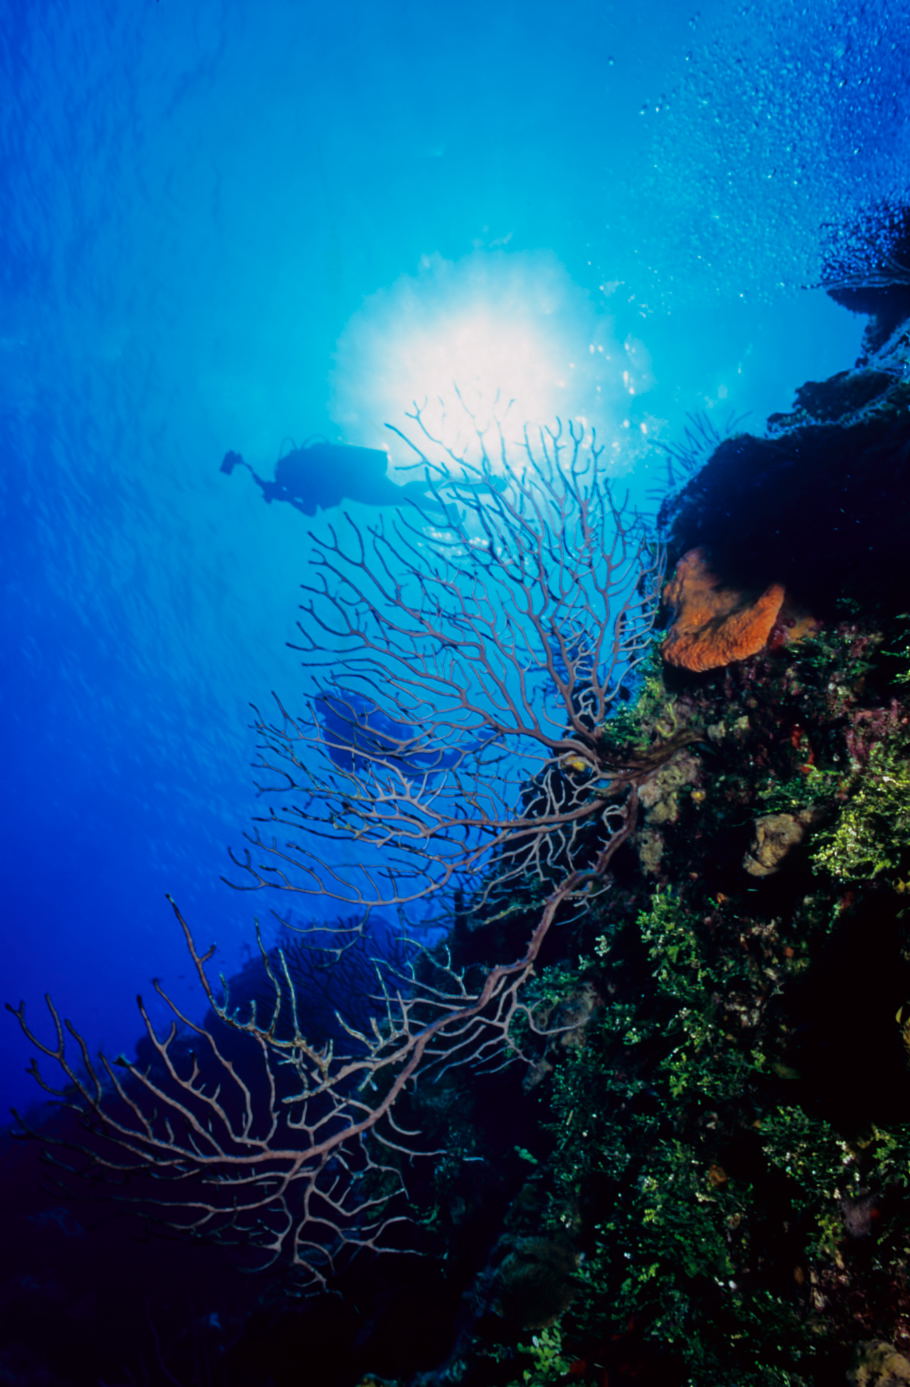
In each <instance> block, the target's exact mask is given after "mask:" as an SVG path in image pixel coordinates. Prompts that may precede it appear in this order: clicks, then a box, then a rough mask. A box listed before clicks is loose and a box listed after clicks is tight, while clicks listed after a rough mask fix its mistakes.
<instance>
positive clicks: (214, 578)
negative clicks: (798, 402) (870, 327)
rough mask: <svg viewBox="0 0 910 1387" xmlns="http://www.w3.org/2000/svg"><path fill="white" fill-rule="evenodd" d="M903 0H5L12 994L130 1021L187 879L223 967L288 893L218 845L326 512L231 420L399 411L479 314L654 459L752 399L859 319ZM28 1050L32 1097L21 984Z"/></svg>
mask: <svg viewBox="0 0 910 1387" xmlns="http://www.w3.org/2000/svg"><path fill="white" fill-rule="evenodd" d="M908 22H910V14H908V8H907V6H906V5H904V4H899V3H897V4H895V3H884V4H881V3H878V4H874V5H873V4H869V5H867V4H864V3H860V0H846V2H845V3H842V4H835V3H831V0H819V2H818V3H815V4H813V5H812V6H811V7H803V6H802V5H801V4H796V3H787V2H786V0H760V2H759V3H755V4H731V3H730V2H729V0H715V3H701V4H700V5H699V6H698V10H697V12H696V8H695V3H694V0H693V5H692V6H691V7H685V6H681V5H680V4H679V3H678V0H641V2H640V3H638V4H635V5H630V4H627V3H623V4H612V3H604V0H590V3H589V2H588V0H563V3H561V4H560V5H558V6H557V5H554V4H552V3H550V0H547V3H535V0H498V3H497V0H492V3H490V0H482V2H481V0H462V3H460V4H458V5H457V6H454V5H453V6H451V7H450V8H448V9H447V8H446V7H444V6H442V5H427V4H426V3H420V4H418V3H417V0H380V3H376V0H350V2H349V3H335V4H331V5H327V4H318V5H317V4H315V3H312V2H311V0H302V2H301V0H298V3H290V0H262V3H259V4H256V5H251V4H248V3H242V2H241V0H180V3H176V0H117V2H116V3H111V2H110V0H93V3H91V4H89V3H81V4H79V3H56V4H55V3H48V0H27V3H26V0H5V3H3V4H2V23H0V92H2V94H3V95H2V99H0V119H2V126H0V131H2V134H0V140H2V143H0V160H2V175H0V177H2V183H0V190H2V209H0V211H2V216H0V237H2V256H0V276H2V280H0V288H2V319H0V498H2V514H3V533H2V545H0V576H2V594H3V604H2V615H0V622H2V625H0V653H2V661H3V665H2V669H3V679H2V689H3V705H2V716H0V739H2V748H0V768H2V770H0V774H2V785H3V815H4V824H3V833H2V838H0V851H2V882H0V901H2V921H3V930H4V941H5V942H4V949H3V953H2V964H0V994H2V995H3V996H6V997H9V998H10V999H11V1000H13V1001H18V999H19V998H20V997H25V998H26V999H27V1000H28V1001H29V1004H30V1006H31V1007H32V1008H33V1009H37V1007H38V1004H39V1002H40V996H41V994H42V993H43V992H44V991H45V990H46V989H50V990H51V991H52V992H53V993H54V995H55V997H56V998H57V1000H58V1001H59V1003H60V1004H61V1006H62V1007H63V1009H64V1010H65V1011H66V1012H68V1013H69V1014H71V1015H72V1016H73V1017H74V1019H75V1020H77V1021H78V1022H79V1023H80V1024H81V1025H82V1027H83V1029H84V1030H85V1031H86V1033H87V1034H88V1035H89V1036H90V1037H91V1039H92V1041H93V1042H94V1041H98V1042H102V1041H103V1042H104V1043H105V1044H107V1045H109V1046H111V1047H113V1048H115V1049H116V1048H118V1047H128V1046H129V1045H130V1043H131V1039H132V1037H133V1036H134V1034H135V1031H136V1018H135V1013H134V1012H133V1009H132V1008H133V996H134V994H135V992H136V990H137V989H138V988H140V987H144V986H146V984H147V979H148V978H149V977H150V976H152V975H163V976H165V977H166V978H167V979H168V981H169V982H171V983H174V984H176V985H177V986H178V988H182V987H183V986H184V982H185V980H186V977H187V971H188V970H187V967H186V962H185V959H184V957H183V956H182V954H181V948H180V945H179V941H178V936H177V932H176V930H175V928H174V924H173V921H172V918H171V916H170V912H169V910H168V908H167V906H166V903H165V901H164V893H165V891H170V892H172V893H173V894H174V895H175V896H176V897H177V899H178V900H179V902H180V904H181V906H182V908H183V910H184V912H185V913H186V914H187V916H188V917H189V918H190V920H191V921H192V923H193V925H194V927H195V928H196V930H197V932H198V934H199V936H200V938H201V939H202V940H203V942H206V943H207V942H209V941H210V940H217V942H218V944H219V949H220V951H221V955H222V956H223V958H224V960H225V961H226V962H227V963H231V962H232V961H236V960H237V959H238V958H239V957H240V956H241V955H242V951H243V948H244V945H245V943H246V941H248V940H249V938H250V925H251V921H252V918H253V914H254V912H255V910H256V908H257V904H258V908H259V910H260V913H264V912H265V911H266V909H267V902H266V901H264V900H263V901H261V902H257V901H255V900H253V899H251V898H250V897H248V896H237V895H236V894H234V893H232V892H231V891H230V890H229V889H228V888H227V887H225V886H223V885H221V884H220V883H219V875H220V873H221V872H222V871H224V870H225V868H226V856H225V845H226V844H227V843H230V842H234V843H236V842H237V841H238V839H239V836H240V833H241V830H242V828H243V825H244V823H245V821H246V819H247V816H248V814H249V812H250V810H251V808H252V804H253V800H252V795H251V790H250V776H249V771H248V763H249V761H250V759H251V756H252V745H253V742H252V735H251V733H250V732H249V730H248V722H249V718H248V710H247V703H248V701H249V700H251V699H260V700H261V699H263V698H265V697H266V696H267V694H268V690H269V689H270V688H272V687H276V688H279V689H280V690H281V691H282V692H283V693H284V694H285V695H286V696H287V697H288V698H289V699H292V698H293V697H294V695H295V691H296V689H297V687H298V674H297V668H296V664H295V657H294V656H293V654H292V653H291V652H289V651H287V650H286V649H285V647H284V642H285V641H286V640H287V639H288V638H289V637H291V636H292V634H293V622H294V617H295V605H296V600H297V598H296V593H295V588H296V585H297V584H298V583H299V582H300V581H301V579H302V578H303V577H304V576H305V571H306V533H305V532H306V528H307V527H306V523H305V521H304V519H303V517H302V516H300V515H299V514H297V513H296V512H294V511H292V510H290V509H289V508H282V507H280V506H273V507H270V508H269V507H266V506H264V505H263V504H262V503H261V501H260V500H258V498H257V496H256V494H255V493H254V489H253V487H252V485H251V484H249V479H248V478H247V477H246V476H245V475H244V474H242V473H238V474H236V475H235V476H233V477H231V478H227V477H225V476H223V475H221V474H220V473H219V472H218V462H219V460H220V458H221V455H222V453H223V452H224V451H225V449H226V448H237V449H240V450H241V451H242V452H244V453H245V454H246V455H247V456H248V457H249V458H250V459H251V460H252V461H253V462H254V463H256V464H257V465H258V466H259V468H260V470H261V471H264V472H266V473H268V471H269V469H270V466H271V463H272V462H273V461H274V459H275V458H276V456H277V455H278V453H279V451H280V447H281V443H282V440H283V439H284V438H285V437H287V436H293V437H296V438H297V439H298V440H301V439H302V438H303V437H304V436H306V435H309V434H313V433H324V434H326V435H327V436H329V437H331V438H336V439H347V440H348V441H351V442H358V443H364V444H376V443H377V442H378V443H381V442H382V441H383V431H382V425H383V422H384V421H385V420H387V419H391V420H395V421H397V420H399V419H400V417H401V413H402V411H403V410H404V409H405V408H406V407H407V406H408V404H409V403H410V401H411V399H412V397H413V396H414V394H415V393H419V392H420V391H421V390H424V389H428V388H430V389H432V388H436V386H437V384H438V380H437V378H435V377H434V378H433V379H432V380H424V379H422V378H421V370H422V368H423V366H424V365H425V364H426V363H427V362H428V361H429V360H430V359H431V358H434V354H436V353H438V354H440V355H442V356H443V357H444V349H445V344H446V342H447V340H449V339H450V338H451V337H452V335H453V330H452V327H451V325H452V323H453V322H454V321H456V320H458V315H459V314H463V313H464V312H465V311H468V312H470V313H473V314H474V315H475V317H476V315H477V314H478V313H480V314H485V315H486V320H487V321H488V322H489V323H490V324H493V325H495V328H496V330H497V331H498V329H499V328H500V327H502V328H504V329H508V328H509V325H510V324H513V325H514V324H517V325H518V330H519V333H520V334H522V335H524V336H525V337H527V338H528V340H529V341H531V343H532V347H533V344H534V342H538V341H539V342H542V343H543V344H544V345H545V348H546V350H545V352H544V358H545V359H544V362H543V365H542V366H541V368H540V371H541V372H542V376H541V375H538V387H539V384H540V380H541V379H543V378H546V380H545V383H546V385H547V390H544V391H542V393H543V394H549V395H550V396H551V398H547V400H546V401H545V404H546V407H547V408H548V409H558V410H560V411H562V412H564V413H571V412H575V411H584V412H585V413H587V414H588V416H589V417H590V418H591V419H592V420H593V421H594V422H595V423H597V424H598V425H599V426H600V428H601V429H602V431H603V433H604V436H605V437H606V438H608V439H610V440H612V441H614V442H615V443H616V444H617V445H619V446H617V447H615V448H613V449H612V454H613V455H614V456H615V458H616V467H617V470H618V471H620V472H622V473H623V474H624V475H625V476H626V477H627V479H629V480H630V482H631V484H632V485H633V486H634V487H635V488H636V489H638V490H640V491H641V492H642V493H644V492H645V491H647V490H648V489H649V488H653V487H654V486H655V485H656V484H658V483H659V481H660V478H661V475H662V464H661V461H660V458H659V456H658V455H657V453H656V452H654V450H653V449H652V448H651V447H650V440H652V439H654V438H655V437H657V438H663V439H666V440H668V441H672V440H673V439H674V438H675V437H678V435H679V432H680V430H681V428H682V426H683V424H684V420H685V416H686V413H687V412H688V411H692V410H698V409H705V410H708V411H709V412H710V413H711V415H712V417H714V418H715V419H717V421H718V422H719V423H720V424H722V423H723V421H724V419H725V418H726V417H727V415H728V414H729V413H730V412H731V411H732V412H735V413H742V412H744V411H746V412H748V413H749V419H750V423H751V425H752V426H753V427H759V426H760V425H761V422H762V420H763V418H764V417H765V415H766V414H767V413H768V412H769V411H771V410H774V409H779V408H784V407H786V406H787V405H788V403H789V401H790V399H791V396H792V391H793V389H794V387H796V386H797V385H798V384H800V383H801V382H802V381H803V380H804V379H805V378H806V377H807V376H811V377H815V378H820V377H823V376H825V375H827V374H830V373H831V372H832V371H834V370H836V369H838V368H840V367H842V366H845V365H848V364H850V363H851V362H852V359H853V358H854V356H855V355H856V351H857V344H858V341H859V336H860V332H861V328H862V324H861V322H860V321H859V320H858V319H853V318H851V317H850V316H849V315H848V314H847V313H845V312H844V311H843V310H840V309H837V308H835V307H834V306H833V305H832V304H830V303H829V302H828V301H827V300H826V299H825V297H824V295H822V294H821V293H819V292H818V291H811V290H806V289H804V288H803V287H802V286H804V285H806V284H809V283H811V282H812V281H813V279H814V278H815V277H816V276H817V273H818V245H819V229H820V227H821V225H822V224H823V223H825V222H830V221H834V220H837V219H838V218H840V217H842V216H844V215H845V214H848V213H849V212H850V211H851V210H852V209H855V208H857V207H860V206H862V205H863V204H864V203H865V202H866V201H867V200H868V199H870V198H875V197H878V196H882V195H888V194H894V193H897V194H900V193H903V192H904V191H905V183H906V170H907V168H908V167H910V164H908V153H910V149H908V145H910V140H908V134H907V112H908V108H907V103H906V102H905V99H904V93H905V92H906V91H907V90H908V80H907V77H908V66H910V64H908V48H907V44H908V38H907V35H908V32H910V29H908ZM490 332H491V336H495V332H494V330H493V328H492V327H491V329H490ZM493 345H494V347H495V343H494V344H493ZM469 347H470V344H469ZM442 369H443V371H444V370H445V369H446V368H445V365H443V367H442ZM495 369H496V368H495V366H493V367H490V370H492V371H495ZM624 373H625V374H624ZM535 388H537V387H535ZM538 393H541V391H540V390H538ZM325 518H331V517H330V516H329V517H324V518H323V521H322V522H320V523H324V521H325ZM807 523H811V517H807ZM181 980H184V982H182V981H181ZM181 995H182V994H181ZM0 1049H2V1053H3V1057H4V1066H3V1067H4V1071H5V1072H4V1075H3V1082H2V1098H3V1100H4V1101H3V1106H4V1107H5V1106H6V1105H7V1102H8V1101H17V1102H22V1101H24V1100H27V1099H28V1098H29V1097H30V1096H31V1090H30V1087H28V1085H27V1081H26V1080H25V1079H24V1077H22V1073H21V1071H22V1068H23V1065H24V1062H25V1059H26V1051H25V1047H24V1045H23V1044H22V1043H21V1042H20V1039H19V1037H18V1033H17V1031H16V1028H15V1024H14V1023H13V1022H12V1020H11V1019H10V1021H9V1024H8V1025H7V1026H6V1028H5V1030H4V1031H3V1033H2V1039H0Z"/></svg>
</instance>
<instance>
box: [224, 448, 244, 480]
mask: <svg viewBox="0 0 910 1387" xmlns="http://www.w3.org/2000/svg"><path fill="white" fill-rule="evenodd" d="M235 467H246V463H245V462H244V460H243V458H242V457H241V456H240V454H239V453H225V455H224V457H223V458H222V459H221V471H222V472H227V474H228V476H230V474H231V473H232V472H233V470H234V468H235Z"/></svg>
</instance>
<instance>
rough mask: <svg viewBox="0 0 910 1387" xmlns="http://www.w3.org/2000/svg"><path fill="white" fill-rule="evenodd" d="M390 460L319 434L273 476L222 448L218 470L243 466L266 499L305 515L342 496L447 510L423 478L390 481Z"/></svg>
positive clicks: (383, 453) (343, 498)
mask: <svg viewBox="0 0 910 1387" xmlns="http://www.w3.org/2000/svg"><path fill="white" fill-rule="evenodd" d="M388 465H389V455H388V453H387V452H386V451H385V450H384V449H381V448H358V447H354V446H353V445H351V444H347V443H327V442H325V441H324V440H321V439H320V440H318V441H316V442H313V443H305V444H304V445H303V447H302V448H294V449H293V450H292V451H291V452H290V453H285V455H284V457H281V458H279V459H278V461H277V463H276V464H275V479H274V481H266V480H265V479H264V478H263V477H260V476H259V474H258V473H257V472H255V471H254V470H253V468H252V467H251V466H250V464H249V463H248V462H246V461H245V460H244V459H243V458H242V457H241V456H240V454H239V453H233V452H229V453H225V455H224V458H223V459H222V462H221V471H222V472H227V473H228V474H229V475H230V473H231V472H233V470H234V468H235V467H245V468H246V470H247V471H248V472H249V474H250V476H251V477H252V478H253V481H254V482H255V483H256V485H257V486H258V487H259V489H260V491H261V492H262V495H263V497H264V498H265V500H266V501H268V502H269V503H271V502H272V501H287V502H288V503H289V504H290V505H292V506H294V507H295V508H296V509H297V510H299V511H302V512H303V514H304V515H315V514H316V512H317V510H325V509H327V507H329V506H337V505H338V504H339V503H340V502H341V501H360V502H362V503H363V504H365V505H368V506H400V505H401V504H402V501H403V500H404V499H405V498H408V499H412V500H413V501H414V502H415V503H416V504H417V505H418V506H422V507H423V506H427V505H429V506H431V507H432V508H433V509H434V510H437V511H443V513H445V507H444V505H443V503H442V502H441V501H440V500H438V499H437V498H436V496H435V495H434V494H433V491H432V489H431V488H430V487H429V486H428V484H427V483H426V482H425V481H412V482H404V483H403V484H399V483H398V482H393V481H392V479H391V478H390V477H389V476H388V475H387V470H386V469H387V468H388Z"/></svg>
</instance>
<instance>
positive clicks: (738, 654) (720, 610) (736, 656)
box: [663, 549, 786, 672]
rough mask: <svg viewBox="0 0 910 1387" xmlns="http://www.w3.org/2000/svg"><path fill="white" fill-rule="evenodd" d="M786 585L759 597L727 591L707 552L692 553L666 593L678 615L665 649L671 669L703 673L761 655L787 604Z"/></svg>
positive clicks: (774, 585)
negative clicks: (678, 668) (672, 666)
mask: <svg viewBox="0 0 910 1387" xmlns="http://www.w3.org/2000/svg"><path fill="white" fill-rule="evenodd" d="M785 595H786V594H785V592H784V589H783V587H782V585H781V584H780V583H771V584H770V586H769V587H767V588H765V590H764V591H763V592H761V593H760V594H759V595H758V596H757V597H756V596H755V595H754V594H748V593H743V592H739V591H737V590H736V589H735V588H730V587H726V586H724V585H723V584H722V583H721V582H720V581H719V579H718V578H717V577H716V576H715V574H714V573H713V572H712V571H711V568H710V566H709V564H708V560H707V556H706V554H705V551H704V550H703V549H690V550H689V552H688V553H687V554H684V555H683V556H682V558H681V559H680V561H679V563H678V564H677V565H676V572H675V573H674V575H673V577H672V578H671V580H670V582H669V583H668V584H667V586H666V588H665V589H664V601H665V602H666V603H667V605H668V606H669V607H671V608H672V609H673V611H674V613H675V618H674V621H673V625H672V626H671V628H670V631H669V633H668V635H667V637H666V639H665V641H664V644H663V657H664V659H665V660H666V661H667V663H668V664H671V665H679V666H681V667H682V668H683V669H688V670H693V671H695V672H701V671H704V670H709V669H720V668H721V667H722V666H724V665H729V664H732V662H733V661H734V660H745V659H747V658H748V657H749V656H750V655H755V654H757V653H758V651H759V650H762V649H763V648H764V646H765V645H767V643H768V638H769V636H770V635H771V632H772V630H773V629H774V626H775V623H776V622H777V619H778V617H779V615H780V610H781V607H782V606H783V603H784V597H785Z"/></svg>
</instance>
